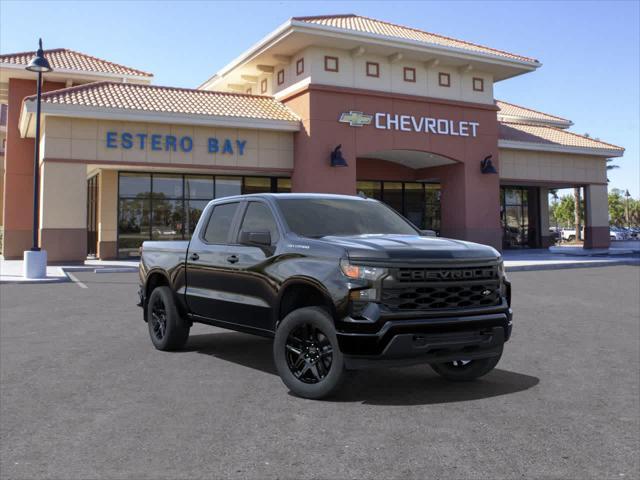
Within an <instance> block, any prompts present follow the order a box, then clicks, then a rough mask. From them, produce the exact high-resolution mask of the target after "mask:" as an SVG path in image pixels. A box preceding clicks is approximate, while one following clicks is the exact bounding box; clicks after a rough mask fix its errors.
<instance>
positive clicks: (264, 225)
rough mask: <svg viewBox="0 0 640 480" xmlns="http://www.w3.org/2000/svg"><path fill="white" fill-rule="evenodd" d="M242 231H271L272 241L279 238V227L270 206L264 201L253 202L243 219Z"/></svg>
mask: <svg viewBox="0 0 640 480" xmlns="http://www.w3.org/2000/svg"><path fill="white" fill-rule="evenodd" d="M240 231H241V232H269V233H270V234H271V242H272V243H275V242H276V241H277V240H278V227H277V225H276V220H275V219H274V218H273V214H272V213H271V210H270V209H269V207H267V206H266V205H265V204H264V203H259V202H251V203H249V206H248V207H247V212H246V213H245V214H244V220H242V228H241V230H240Z"/></svg>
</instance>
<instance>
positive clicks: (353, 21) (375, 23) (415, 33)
mask: <svg viewBox="0 0 640 480" xmlns="http://www.w3.org/2000/svg"><path fill="white" fill-rule="evenodd" d="M292 20H297V21H299V22H305V23H311V24H315V25H324V26H326V27H333V28H339V29H342V30H352V31H357V32H362V33H372V34H377V35H384V36H386V37H393V38H398V39H402V40H414V41H418V42H423V43H427V44H431V45H438V46H441V47H452V48H460V49H462V50H468V51H472V52H477V53H483V54H489V55H494V56H498V57H503V58H509V59H512V60H520V61H524V62H531V63H539V62H538V60H536V59H534V58H529V57H523V56H521V55H516V54H514V53H509V52H505V51H503V50H497V49H495V48H489V47H484V46H482V45H477V44H475V43H471V42H465V41H463V40H457V39H455V38H450V37H445V36H443V35H438V34H435V33H429V32H425V31H422V30H418V29H415V28H411V27H405V26H402V25H396V24H393V23H389V22H384V21H382V20H376V19H374V18H368V17H362V16H360V15H355V14H352V13H351V14H346V15H326V16H315V17H294V18H293V19H292Z"/></svg>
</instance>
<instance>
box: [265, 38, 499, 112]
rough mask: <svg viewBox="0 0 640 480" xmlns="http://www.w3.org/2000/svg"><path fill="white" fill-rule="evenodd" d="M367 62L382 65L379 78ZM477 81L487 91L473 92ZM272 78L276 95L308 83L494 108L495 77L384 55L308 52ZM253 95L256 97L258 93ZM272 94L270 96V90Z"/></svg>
mask: <svg viewBox="0 0 640 480" xmlns="http://www.w3.org/2000/svg"><path fill="white" fill-rule="evenodd" d="M325 56H332V57H336V58H338V65H339V68H338V71H337V72H330V71H326V70H325V68H324V57H325ZM300 58H303V59H304V72H303V73H302V74H300V75H298V74H297V73H296V62H297V61H298V60H299V59H300ZM367 62H375V63H378V64H379V77H370V76H367V74H366V64H367ZM404 67H410V68H415V70H416V81H415V82H407V81H405V80H404ZM282 68H284V70H285V82H284V83H283V84H282V85H277V82H276V75H277V71H278V70H280V69H282ZM440 72H443V73H448V74H449V75H450V78H451V85H450V86H449V87H442V86H439V82H438V74H439V73H440ZM474 77H477V78H482V79H483V80H484V90H483V91H482V92H478V91H474V90H473V83H472V82H473V78H474ZM273 78H274V82H273V83H274V90H273V92H274V93H278V92H280V91H282V90H284V89H286V88H288V87H291V86H292V85H294V84H296V83H298V82H302V81H303V80H307V81H310V83H312V84H319V85H331V86H338V87H350V88H361V89H366V90H377V91H382V92H389V93H402V94H407V95H420V96H425V97H433V98H446V99H450V100H461V101H467V102H476V103H487V104H493V77H492V76H491V74H489V73H486V72H480V71H474V70H471V71H460V70H458V69H457V68H454V67H451V66H445V65H437V66H427V64H425V63H423V62H419V61H415V60H411V59H404V58H403V59H400V60H397V61H392V59H390V58H389V57H386V56H381V55H371V54H364V55H361V56H353V55H352V53H351V52H350V51H349V50H341V49H335V48H324V47H309V48H306V49H304V50H302V51H300V52H298V53H297V54H296V55H294V56H293V57H292V58H291V63H290V64H288V65H286V66H277V67H276V69H275V71H274V73H273ZM253 93H256V91H255V89H254V91H253ZM269 93H271V90H269Z"/></svg>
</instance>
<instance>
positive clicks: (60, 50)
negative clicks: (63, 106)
mask: <svg viewBox="0 0 640 480" xmlns="http://www.w3.org/2000/svg"><path fill="white" fill-rule="evenodd" d="M52 53H71V54H74V55H79V56H82V57H85V58H87V59H90V60H93V61H95V62H99V63H102V64H106V65H110V66H113V67H116V68H119V69H122V70H124V71H128V72H135V74H134V75H136V76H144V77H153V74H152V73H149V72H145V71H144V70H140V69H138V68H133V67H128V66H126V65H123V64H121V63H116V62H113V61H111V60H105V59H104V58H100V57H96V56H94V55H89V54H88V53H84V52H80V51H78V50H73V49H71V48H47V49H44V54H45V56H46V55H47V54H52ZM35 54H36V51H35V50H27V51H24V52H13V53H4V54H1V55H0V60H2V59H10V58H15V57H24V56H33V55H35ZM0 63H11V62H0ZM58 68H59V67H58ZM65 69H68V70H77V69H75V68H65ZM79 71H84V70H79ZM86 71H91V70H86ZM101 73H113V74H115V75H118V74H119V73H118V72H101ZM120 74H121V73H120Z"/></svg>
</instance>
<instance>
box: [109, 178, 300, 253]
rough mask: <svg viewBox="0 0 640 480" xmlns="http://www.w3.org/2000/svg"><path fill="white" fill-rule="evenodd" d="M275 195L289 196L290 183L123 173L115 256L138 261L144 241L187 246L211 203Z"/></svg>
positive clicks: (277, 179) (119, 185)
mask: <svg viewBox="0 0 640 480" xmlns="http://www.w3.org/2000/svg"><path fill="white" fill-rule="evenodd" d="M243 185H244V187H243ZM275 189H277V191H291V179H290V178H272V177H241V176H239V177H232V176H215V177H214V176H213V175H178V174H164V173H162V174H160V173H153V174H149V173H125V172H121V173H120V175H119V182H118V191H119V198H118V255H119V256H120V257H137V256H138V255H139V253H140V252H139V249H140V246H141V245H142V242H144V241H145V240H188V239H189V238H190V237H191V235H192V234H193V231H194V229H195V227H196V224H197V223H198V220H199V219H200V215H202V211H203V210H204V208H205V207H206V206H207V203H209V201H210V200H212V199H213V198H220V197H227V196H230V195H239V194H241V193H258V192H271V191H273V190H275Z"/></svg>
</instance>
